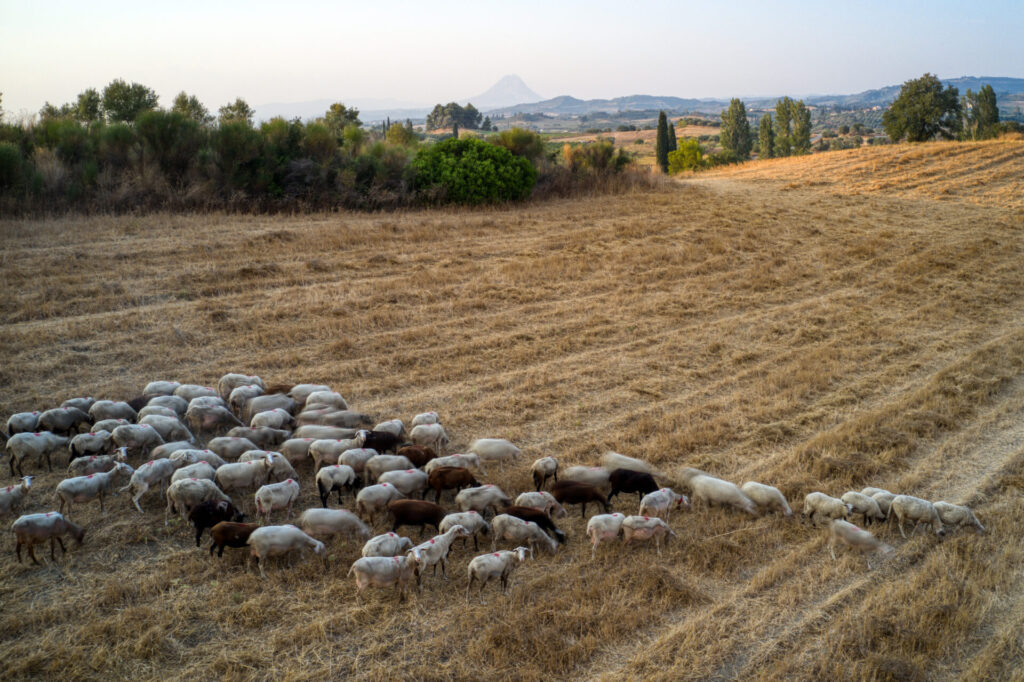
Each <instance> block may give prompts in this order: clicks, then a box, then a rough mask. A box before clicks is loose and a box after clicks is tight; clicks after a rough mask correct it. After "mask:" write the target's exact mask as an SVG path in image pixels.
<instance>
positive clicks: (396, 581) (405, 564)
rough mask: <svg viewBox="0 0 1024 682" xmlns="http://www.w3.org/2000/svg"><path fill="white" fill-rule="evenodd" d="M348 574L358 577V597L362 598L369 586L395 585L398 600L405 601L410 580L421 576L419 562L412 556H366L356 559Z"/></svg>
mask: <svg viewBox="0 0 1024 682" xmlns="http://www.w3.org/2000/svg"><path fill="white" fill-rule="evenodd" d="M348 575H350V576H351V575H355V577H356V588H357V589H358V592H357V593H356V598H357V599H358V600H360V601H361V600H362V594H363V590H365V589H366V588H367V587H391V586H392V585H394V586H395V590H396V591H397V592H398V601H400V602H401V601H405V592H406V589H407V587H408V584H409V581H410V580H412V579H413V578H417V579H418V578H419V564H418V563H416V560H415V559H413V558H412V557H411V556H391V557H383V556H364V557H363V558H362V559H356V561H355V563H353V564H352V567H351V568H349V569H348Z"/></svg>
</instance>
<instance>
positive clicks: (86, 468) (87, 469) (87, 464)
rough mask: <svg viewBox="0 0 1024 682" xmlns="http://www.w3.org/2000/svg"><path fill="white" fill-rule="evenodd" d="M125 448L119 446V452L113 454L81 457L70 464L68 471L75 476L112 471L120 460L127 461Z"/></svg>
mask: <svg viewBox="0 0 1024 682" xmlns="http://www.w3.org/2000/svg"><path fill="white" fill-rule="evenodd" d="M126 461H127V457H125V449H124V448H119V449H118V450H117V454H113V455H89V456H88V457H79V458H78V459H76V460H74V461H73V462H71V463H70V464H68V473H69V474H73V475H75V476H86V475H88V474H98V473H100V472H101V471H110V470H111V469H113V468H114V466H115V465H117V463H118V462H126Z"/></svg>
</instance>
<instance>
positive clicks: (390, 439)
mask: <svg viewBox="0 0 1024 682" xmlns="http://www.w3.org/2000/svg"><path fill="white" fill-rule="evenodd" d="M355 439H356V441H358V442H359V447H361V448H370V449H372V450H376V451H377V452H380V453H385V452H388V451H389V450H390V451H391V452H395V450H397V449H398V446H399V445H400V444H401V443H402V440H401V439H400V438H399V437H398V436H397V435H395V434H393V433H391V432H390V431H367V430H366V429H362V430H360V431H356V435H355Z"/></svg>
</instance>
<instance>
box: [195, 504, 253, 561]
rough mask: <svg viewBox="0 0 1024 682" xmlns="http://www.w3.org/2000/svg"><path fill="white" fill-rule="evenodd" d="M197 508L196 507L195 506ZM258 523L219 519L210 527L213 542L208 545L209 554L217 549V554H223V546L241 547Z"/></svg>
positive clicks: (244, 544) (220, 555) (219, 555)
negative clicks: (219, 520)
mask: <svg viewBox="0 0 1024 682" xmlns="http://www.w3.org/2000/svg"><path fill="white" fill-rule="evenodd" d="M197 508H198V507H197ZM259 527H260V525H259V524H258V523H240V522H237V521H221V522H219V523H217V524H216V525H214V526H213V528H211V529H210V537H211V538H213V543H212V544H211V545H210V556H213V550H214V549H216V550H217V556H218V557H222V556H224V548H225V547H234V548H236V549H237V548H241V547H245V546H246V545H248V544H249V536H250V535H252V532H253V531H254V530H256V529H257V528H259Z"/></svg>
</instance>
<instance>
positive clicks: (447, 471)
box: [425, 467, 480, 502]
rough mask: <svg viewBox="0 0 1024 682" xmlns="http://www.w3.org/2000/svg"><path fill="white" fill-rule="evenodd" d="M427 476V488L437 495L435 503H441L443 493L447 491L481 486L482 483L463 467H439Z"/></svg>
mask: <svg viewBox="0 0 1024 682" xmlns="http://www.w3.org/2000/svg"><path fill="white" fill-rule="evenodd" d="M425 475H426V477H427V487H428V488H430V489H431V490H433V491H434V493H435V495H436V496H435V498H434V502H440V501H441V493H442V492H443V491H445V490H461V489H463V488H469V487H477V486H479V485H480V482H479V481H477V480H476V479H475V478H473V475H472V474H471V473H469V469H463V468H462V467H437V468H435V469H433V470H431V472H430V473H429V474H425Z"/></svg>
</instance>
